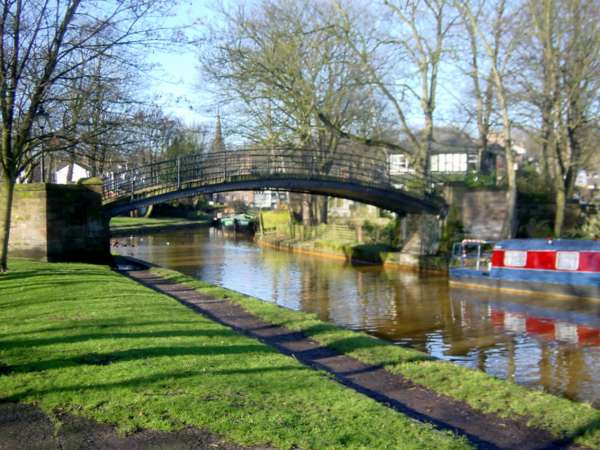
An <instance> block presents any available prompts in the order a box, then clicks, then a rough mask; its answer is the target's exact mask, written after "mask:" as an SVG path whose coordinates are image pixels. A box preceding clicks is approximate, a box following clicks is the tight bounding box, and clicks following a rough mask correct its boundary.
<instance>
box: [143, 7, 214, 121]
mask: <svg viewBox="0 0 600 450" xmlns="http://www.w3.org/2000/svg"><path fill="white" fill-rule="evenodd" d="M212 4H214V2H211V1H204V0H186V1H180V3H179V5H178V6H177V8H176V9H175V10H174V12H175V14H174V15H173V16H172V17H169V18H166V20H165V23H164V25H165V26H183V27H189V28H188V29H187V31H186V32H185V33H186V35H187V37H188V38H189V37H192V36H194V35H197V34H198V33H199V32H200V31H201V26H202V24H203V23H206V22H207V21H208V20H214V18H215V14H214V13H213V12H212V11H211V9H210V6H211V5H212ZM148 59H149V61H150V62H151V63H153V64H155V66H156V67H155V68H154V69H153V70H152V71H151V72H150V73H149V74H148V75H149V80H148V88H149V94H150V96H152V97H156V102H157V103H158V104H159V105H160V106H162V107H163V110H164V111H165V112H166V113H167V114H170V115H172V116H175V117H179V118H180V119H182V120H183V121H184V122H185V123H187V124H189V125H192V124H205V125H212V124H213V123H214V120H215V115H216V109H217V105H216V103H215V102H214V100H213V98H212V95H211V94H210V93H209V92H207V91H205V90H203V89H202V88H201V87H200V86H201V82H200V71H199V68H198V56H197V53H196V50H195V49H194V48H192V47H187V48H186V47H185V46H183V45H181V46H177V45H176V44H174V45H173V46H170V47H169V48H165V49H163V50H155V51H153V53H152V54H151V55H149V58H148Z"/></svg>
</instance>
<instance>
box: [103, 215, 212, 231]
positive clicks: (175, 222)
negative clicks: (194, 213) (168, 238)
mask: <svg viewBox="0 0 600 450" xmlns="http://www.w3.org/2000/svg"><path fill="white" fill-rule="evenodd" d="M208 223H209V219H207V218H204V219H197V220H191V219H183V218H179V217H173V218H170V217H165V218H156V219H155V218H146V217H113V218H112V219H111V221H110V229H111V231H129V230H131V231H133V230H136V229H144V230H146V229H152V228H163V227H171V226H183V225H193V224H208Z"/></svg>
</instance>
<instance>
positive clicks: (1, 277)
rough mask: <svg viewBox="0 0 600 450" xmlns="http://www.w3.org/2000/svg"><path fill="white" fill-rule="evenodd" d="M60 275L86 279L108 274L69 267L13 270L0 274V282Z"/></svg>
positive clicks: (102, 270)
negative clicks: (63, 268)
mask: <svg viewBox="0 0 600 450" xmlns="http://www.w3.org/2000/svg"><path fill="white" fill-rule="evenodd" d="M60 275H65V276H68V277H69V278H73V277H80V276H81V277H88V276H107V275H108V273H107V272H106V270H104V269H97V270H94V269H89V268H77V267H72V268H71V267H70V268H69V269H68V270H67V269H65V270H62V269H60V268H56V269H53V270H51V269H39V270H14V271H11V270H10V267H9V271H8V272H5V273H0V281H16V280H23V279H35V278H37V277H57V276H60Z"/></svg>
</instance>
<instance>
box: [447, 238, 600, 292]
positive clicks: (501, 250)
mask: <svg viewBox="0 0 600 450" xmlns="http://www.w3.org/2000/svg"><path fill="white" fill-rule="evenodd" d="M452 253H453V254H452V261H451V263H450V270H449V274H450V284H451V285H455V286H465V287H484V288H491V289H502V290H512V291H519V292H523V293H543V294H546V295H563V296H570V297H589V298H594V299H600V241H587V240H579V239H557V240H552V239H510V240H505V241H500V242H498V243H495V244H494V243H491V242H486V241H477V240H465V241H462V242H460V243H457V244H455V245H454V248H453V252H452Z"/></svg>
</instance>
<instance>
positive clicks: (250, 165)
mask: <svg viewBox="0 0 600 450" xmlns="http://www.w3.org/2000/svg"><path fill="white" fill-rule="evenodd" d="M276 178H301V179H315V180H335V181H341V182H347V183H356V184H360V185H364V186H373V187H378V188H385V189H394V188H396V189H402V190H407V191H414V192H415V193H418V192H420V193H425V192H426V191H427V186H428V183H427V182H426V181H425V179H424V178H423V177H418V176H415V175H414V174H407V175H406V176H403V177H401V178H398V177H395V178H394V179H392V178H390V171H389V162H388V160H387V156H386V155H385V153H383V152H378V153H374V154H364V153H363V154H361V153H359V152H357V151H338V152H335V153H332V154H320V153H319V152H317V151H315V150H313V149H302V148H296V149H290V148H260V149H238V150H230V151H223V152H213V153H207V154H195V155H189V156H184V157H181V158H177V159H172V160H168V161H161V162H157V163H154V164H149V165H144V166H141V167H138V168H134V169H129V170H125V171H122V172H117V173H112V174H109V175H107V176H105V177H104V183H103V196H104V199H105V200H116V199H119V198H124V197H133V196H137V195H141V194H145V193H147V194H151V193H152V192H153V191H157V190H179V189H186V188H189V187H195V186H197V185H199V184H202V185H206V186H208V185H216V184H222V183H228V182H235V181H243V180H260V179H265V180H268V179H276Z"/></svg>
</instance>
